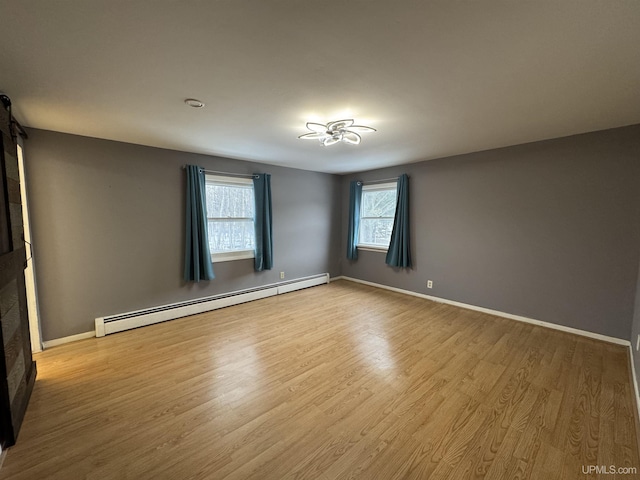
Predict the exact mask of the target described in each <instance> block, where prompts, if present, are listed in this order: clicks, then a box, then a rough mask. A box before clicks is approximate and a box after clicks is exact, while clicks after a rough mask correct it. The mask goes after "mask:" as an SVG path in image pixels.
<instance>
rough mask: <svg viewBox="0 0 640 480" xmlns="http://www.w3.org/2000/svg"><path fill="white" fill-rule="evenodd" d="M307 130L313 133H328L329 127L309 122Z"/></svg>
mask: <svg viewBox="0 0 640 480" xmlns="http://www.w3.org/2000/svg"><path fill="white" fill-rule="evenodd" d="M307 128H308V129H309V130H311V131H313V132H326V131H327V130H328V129H327V126H326V125H323V124H321V123H314V122H307Z"/></svg>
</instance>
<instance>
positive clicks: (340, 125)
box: [327, 119, 353, 131]
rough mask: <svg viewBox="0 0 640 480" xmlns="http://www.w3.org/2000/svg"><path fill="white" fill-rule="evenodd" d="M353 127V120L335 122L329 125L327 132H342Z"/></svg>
mask: <svg viewBox="0 0 640 480" xmlns="http://www.w3.org/2000/svg"><path fill="white" fill-rule="evenodd" d="M351 125H353V119H347V120H336V121H335V122H330V123H327V130H329V131H334V130H340V129H341V128H349V127H350V126H351Z"/></svg>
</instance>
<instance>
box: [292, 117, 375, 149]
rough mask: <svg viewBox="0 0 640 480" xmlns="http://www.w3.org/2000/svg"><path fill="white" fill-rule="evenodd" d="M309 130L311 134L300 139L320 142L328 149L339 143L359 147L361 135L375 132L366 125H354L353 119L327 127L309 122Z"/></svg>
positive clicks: (328, 124) (336, 122) (306, 134)
mask: <svg viewBox="0 0 640 480" xmlns="http://www.w3.org/2000/svg"><path fill="white" fill-rule="evenodd" d="M307 128H308V129H309V130H311V133H305V134H303V135H300V136H299V137H298V138H301V139H303V140H318V141H320V145H322V146H324V147H328V146H329V145H335V144H336V143H339V142H344V143H347V144H350V145H358V144H359V143H360V142H361V141H362V137H361V136H360V134H361V133H368V132H375V131H376V129H375V128H371V127H367V126H365V125H354V120H353V119H347V120H337V121H335V122H329V123H327V124H326V125H324V124H322V123H315V122H307Z"/></svg>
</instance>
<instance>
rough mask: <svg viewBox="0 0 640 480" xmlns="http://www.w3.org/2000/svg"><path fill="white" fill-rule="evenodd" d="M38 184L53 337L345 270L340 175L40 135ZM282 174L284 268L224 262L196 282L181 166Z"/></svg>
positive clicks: (280, 262) (45, 297)
mask: <svg viewBox="0 0 640 480" xmlns="http://www.w3.org/2000/svg"><path fill="white" fill-rule="evenodd" d="M25 161H26V179H27V182H28V187H29V201H30V207H31V220H32V224H33V225H32V231H33V243H34V249H35V255H34V260H35V263H36V268H37V272H38V279H37V281H38V293H39V302H40V312H41V323H42V334H43V339H44V340H51V339H54V338H60V337H65V336H68V335H73V334H77V333H82V332H87V331H91V330H93V328H94V318H96V317H100V316H103V315H110V314H116V313H121V312H126V311H131V310H136V309H140V308H146V307H151V306H156V305H162V304H166V303H171V302H176V301H181V300H187V299H192V298H198V297H203V296H207V295H212V294H216V293H221V292H229V291H233V290H237V289H242V288H248V287H253V286H258V285H264V284H268V283H274V282H278V281H280V277H279V273H280V271H284V272H285V273H286V278H287V279H292V278H297V277H302V276H306V275H312V274H317V273H323V272H329V273H330V274H331V275H332V276H334V275H338V274H339V269H340V261H339V256H340V251H339V247H340V233H341V232H340V228H341V227H340V210H341V205H340V192H341V185H340V179H339V177H337V176H334V175H327V174H321V173H313V172H307V171H303V170H296V169H291V168H282V167H275V166H270V165H264V164H255V163H250V162H243V161H237V160H230V159H223V158H216V157H209V156H205V155H196V154H189V153H183V152H176V151H170V150H163V149H157V148H150V147H144V146H139V145H132V144H126V143H119V142H112V141H106V140H98V139H93V138H87V137H79V136H74V135H67V134H61V133H55V132H49V131H43V130H29V140H28V141H27V142H26V156H25ZM185 163H191V164H198V165H201V166H204V167H205V168H209V169H214V170H222V171H229V172H237V173H252V172H266V173H271V174H272V191H273V213H274V218H273V229H274V231H273V237H274V268H273V270H271V271H265V272H260V273H256V272H254V270H253V260H252V259H251V260H237V261H233V262H223V263H216V264H214V270H215V274H216V278H215V280H212V281H210V282H201V283H199V284H185V283H184V282H183V281H182V280H181V278H182V272H183V265H184V260H183V255H184V254H183V251H184V248H183V246H184V238H183V236H184V235H183V229H184V210H185V200H184V198H185V176H184V173H183V170H182V169H181V166H182V165H183V164H185Z"/></svg>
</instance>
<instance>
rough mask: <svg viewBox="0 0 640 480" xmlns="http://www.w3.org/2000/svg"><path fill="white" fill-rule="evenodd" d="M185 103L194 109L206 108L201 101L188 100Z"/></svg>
mask: <svg viewBox="0 0 640 480" xmlns="http://www.w3.org/2000/svg"><path fill="white" fill-rule="evenodd" d="M184 103H186V104H187V105H189V106H190V107H193V108H202V107H204V102H201V101H200V100H196V99H195V98H187V99H186V100H185V101H184Z"/></svg>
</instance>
